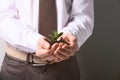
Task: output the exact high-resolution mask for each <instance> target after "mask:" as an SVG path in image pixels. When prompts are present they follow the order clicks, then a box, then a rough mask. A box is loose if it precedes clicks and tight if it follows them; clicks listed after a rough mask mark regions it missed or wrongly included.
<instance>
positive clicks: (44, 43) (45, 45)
mask: <svg viewBox="0 0 120 80" xmlns="http://www.w3.org/2000/svg"><path fill="white" fill-rule="evenodd" d="M38 44H39V46H41V47H42V48H44V49H49V48H50V44H49V42H48V41H47V40H46V39H45V38H42V39H41V38H40V39H39V41H38Z"/></svg>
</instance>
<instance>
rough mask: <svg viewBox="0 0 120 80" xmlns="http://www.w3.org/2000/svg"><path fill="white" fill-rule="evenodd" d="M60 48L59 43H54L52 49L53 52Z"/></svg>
mask: <svg viewBox="0 0 120 80" xmlns="http://www.w3.org/2000/svg"><path fill="white" fill-rule="evenodd" d="M58 46H59V43H54V44H53V45H52V47H51V50H52V51H55V50H56V49H57V48H58Z"/></svg>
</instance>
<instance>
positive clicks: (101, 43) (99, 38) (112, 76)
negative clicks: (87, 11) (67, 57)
mask: <svg viewBox="0 0 120 80" xmlns="http://www.w3.org/2000/svg"><path fill="white" fill-rule="evenodd" d="M79 61H80V69H81V79H82V80H120V0H95V28H94V32H93V35H92V36H91V37H90V38H89V39H88V40H87V42H86V43H85V44H84V45H83V46H82V48H81V50H80V52H79Z"/></svg>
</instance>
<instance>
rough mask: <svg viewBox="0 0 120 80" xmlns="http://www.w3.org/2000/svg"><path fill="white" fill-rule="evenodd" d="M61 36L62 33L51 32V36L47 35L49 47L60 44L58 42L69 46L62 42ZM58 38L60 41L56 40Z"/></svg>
mask: <svg viewBox="0 0 120 80" xmlns="http://www.w3.org/2000/svg"><path fill="white" fill-rule="evenodd" d="M62 35H63V32H60V33H58V32H57V31H53V33H52V35H49V37H50V38H49V43H50V45H51V46H52V45H53V44H54V43H60V42H62V43H65V44H68V45H69V43H67V42H66V41H65V40H63V38H62V37H61V36H62ZM58 38H60V39H59V40H58Z"/></svg>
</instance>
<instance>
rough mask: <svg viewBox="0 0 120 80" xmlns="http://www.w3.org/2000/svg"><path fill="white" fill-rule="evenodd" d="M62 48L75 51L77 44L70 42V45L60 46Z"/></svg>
mask: <svg viewBox="0 0 120 80" xmlns="http://www.w3.org/2000/svg"><path fill="white" fill-rule="evenodd" d="M62 48H63V49H66V50H67V51H76V50H77V44H76V43H74V42H70V45H67V44H65V45H63V46H62Z"/></svg>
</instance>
